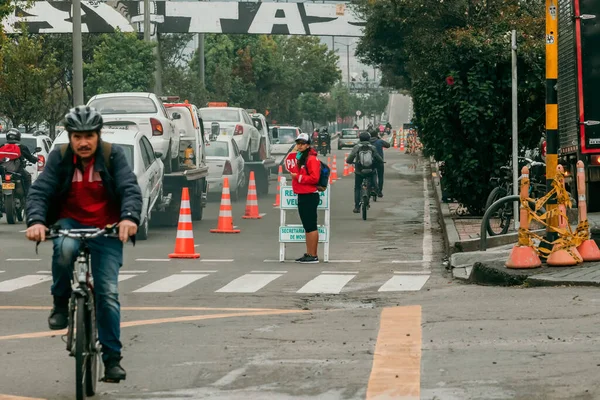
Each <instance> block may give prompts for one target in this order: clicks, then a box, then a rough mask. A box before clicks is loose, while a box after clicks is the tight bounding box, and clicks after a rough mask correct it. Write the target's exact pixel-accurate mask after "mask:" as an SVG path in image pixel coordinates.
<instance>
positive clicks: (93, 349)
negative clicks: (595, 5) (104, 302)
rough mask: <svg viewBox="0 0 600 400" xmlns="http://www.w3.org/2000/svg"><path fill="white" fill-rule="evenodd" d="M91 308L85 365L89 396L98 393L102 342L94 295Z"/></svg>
mask: <svg viewBox="0 0 600 400" xmlns="http://www.w3.org/2000/svg"><path fill="white" fill-rule="evenodd" d="M90 303H91V307H90V310H88V309H87V308H86V317H87V319H86V321H87V323H86V336H87V338H88V339H87V343H88V346H87V347H88V352H89V353H88V357H87V359H86V365H85V392H86V394H87V395H88V396H93V395H95V394H96V383H97V382H98V364H99V363H100V359H99V358H100V357H99V353H100V349H99V347H100V344H99V343H98V337H97V336H98V335H97V332H98V331H97V330H96V305H95V303H94V299H93V297H92V298H90Z"/></svg>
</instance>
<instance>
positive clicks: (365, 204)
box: [362, 196, 369, 221]
mask: <svg viewBox="0 0 600 400" xmlns="http://www.w3.org/2000/svg"><path fill="white" fill-rule="evenodd" d="M368 207H369V197H368V196H363V201H362V219H363V220H365V221H366V220H367V208H368Z"/></svg>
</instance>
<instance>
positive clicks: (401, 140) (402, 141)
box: [400, 139, 404, 151]
mask: <svg viewBox="0 0 600 400" xmlns="http://www.w3.org/2000/svg"><path fill="white" fill-rule="evenodd" d="M400 151H404V139H400Z"/></svg>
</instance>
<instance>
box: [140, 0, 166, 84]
mask: <svg viewBox="0 0 600 400" xmlns="http://www.w3.org/2000/svg"><path fill="white" fill-rule="evenodd" d="M151 31H152V25H151V24H150V0H144V41H146V42H150V41H151V40H152V37H151V33H152V32H151ZM153 53H154V57H155V69H154V94H156V95H161V94H162V93H161V92H162V74H161V72H162V71H161V70H162V63H161V62H160V49H159V41H158V29H157V31H156V47H154V51H153Z"/></svg>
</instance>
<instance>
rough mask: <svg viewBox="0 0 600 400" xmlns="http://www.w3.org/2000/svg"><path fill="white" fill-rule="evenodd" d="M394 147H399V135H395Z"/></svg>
mask: <svg viewBox="0 0 600 400" xmlns="http://www.w3.org/2000/svg"><path fill="white" fill-rule="evenodd" d="M394 148H395V149H397V148H398V136H396V135H394Z"/></svg>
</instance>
